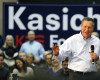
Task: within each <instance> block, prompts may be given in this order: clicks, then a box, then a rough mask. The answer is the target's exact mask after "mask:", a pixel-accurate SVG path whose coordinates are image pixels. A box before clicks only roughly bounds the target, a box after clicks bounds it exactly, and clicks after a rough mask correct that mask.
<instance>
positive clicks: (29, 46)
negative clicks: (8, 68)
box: [19, 41, 45, 59]
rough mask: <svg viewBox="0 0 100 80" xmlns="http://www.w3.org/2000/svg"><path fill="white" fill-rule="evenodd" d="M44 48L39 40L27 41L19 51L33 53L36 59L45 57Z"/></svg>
mask: <svg viewBox="0 0 100 80" xmlns="http://www.w3.org/2000/svg"><path fill="white" fill-rule="evenodd" d="M44 51H45V50H44V48H43V46H42V45H41V43H39V42H37V41H33V42H31V43H30V42H29V41H27V42H25V43H23V45H22V46H21V48H20V51H19V52H25V53H26V54H29V53H32V54H34V56H35V59H38V58H42V59H43V53H44Z"/></svg>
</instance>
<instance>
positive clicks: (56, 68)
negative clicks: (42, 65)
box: [47, 56, 62, 76]
mask: <svg viewBox="0 0 100 80" xmlns="http://www.w3.org/2000/svg"><path fill="white" fill-rule="evenodd" d="M51 60H52V66H53V67H52V68H49V69H48V71H47V72H48V73H49V74H50V75H51V76H57V75H59V74H60V72H61V71H62V66H61V64H60V62H59V60H58V59H57V58H56V57H55V56H53V57H52V59H51Z"/></svg>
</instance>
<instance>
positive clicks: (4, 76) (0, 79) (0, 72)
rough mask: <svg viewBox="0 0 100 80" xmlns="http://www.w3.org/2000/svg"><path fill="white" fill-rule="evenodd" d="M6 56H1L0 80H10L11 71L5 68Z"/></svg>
mask: <svg viewBox="0 0 100 80" xmlns="http://www.w3.org/2000/svg"><path fill="white" fill-rule="evenodd" d="M3 64H4V55H3V54H0V80H9V74H10V72H9V69H8V68H6V67H4V65H3Z"/></svg>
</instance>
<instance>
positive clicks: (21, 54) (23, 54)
mask: <svg viewBox="0 0 100 80" xmlns="http://www.w3.org/2000/svg"><path fill="white" fill-rule="evenodd" d="M19 57H20V58H22V59H23V60H24V61H25V62H26V58H27V57H26V53H25V52H20V53H19Z"/></svg>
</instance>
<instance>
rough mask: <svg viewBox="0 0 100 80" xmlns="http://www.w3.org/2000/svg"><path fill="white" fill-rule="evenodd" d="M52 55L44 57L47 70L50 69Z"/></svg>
mask: <svg viewBox="0 0 100 80" xmlns="http://www.w3.org/2000/svg"><path fill="white" fill-rule="evenodd" d="M52 56H53V55H52V54H47V55H46V57H45V61H46V64H47V68H48V69H49V68H52Z"/></svg>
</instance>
